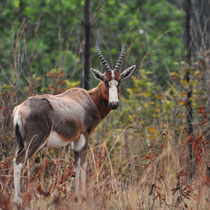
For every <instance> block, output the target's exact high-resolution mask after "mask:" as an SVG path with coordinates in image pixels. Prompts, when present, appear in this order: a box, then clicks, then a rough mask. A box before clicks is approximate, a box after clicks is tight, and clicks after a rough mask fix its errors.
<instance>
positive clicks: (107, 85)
mask: <svg viewBox="0 0 210 210" xmlns="http://www.w3.org/2000/svg"><path fill="white" fill-rule="evenodd" d="M96 53H97V55H98V57H99V59H100V61H101V63H102V65H103V67H104V69H105V72H104V73H101V72H100V71H98V70H96V69H92V68H91V72H92V74H93V75H94V77H95V78H96V79H98V80H100V81H102V82H103V88H102V94H103V96H104V97H105V98H106V99H107V100H108V104H109V107H110V108H111V109H116V108H117V107H118V105H119V94H120V84H121V81H122V80H124V79H127V78H128V77H130V76H131V74H132V73H133V71H134V70H135V68H136V66H135V65H133V66H131V67H129V68H127V69H126V70H124V71H123V72H122V73H121V72H120V68H121V65H122V62H123V59H124V57H125V47H124V43H123V42H122V45H121V53H120V56H119V58H118V61H117V63H116V65H115V67H114V69H111V67H110V66H109V64H108V62H107V61H106V59H105V58H104V56H103V55H102V53H101V51H100V48H99V45H98V40H97V41H96Z"/></svg>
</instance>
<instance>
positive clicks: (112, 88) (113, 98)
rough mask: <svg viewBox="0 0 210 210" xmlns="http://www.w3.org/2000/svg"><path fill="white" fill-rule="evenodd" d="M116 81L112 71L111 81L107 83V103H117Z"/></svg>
mask: <svg viewBox="0 0 210 210" xmlns="http://www.w3.org/2000/svg"><path fill="white" fill-rule="evenodd" d="M117 86H118V81H116V80H115V74H114V71H112V80H111V81H110V82H109V103H111V102H118V101H119V99H118V90H117Z"/></svg>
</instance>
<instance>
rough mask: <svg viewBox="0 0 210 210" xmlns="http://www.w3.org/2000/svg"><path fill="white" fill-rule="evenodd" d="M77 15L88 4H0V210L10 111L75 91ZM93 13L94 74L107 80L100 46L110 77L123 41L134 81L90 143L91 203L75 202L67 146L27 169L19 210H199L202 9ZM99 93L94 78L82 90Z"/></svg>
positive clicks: (201, 4)
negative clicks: (28, 100) (45, 95)
mask: <svg viewBox="0 0 210 210" xmlns="http://www.w3.org/2000/svg"><path fill="white" fill-rule="evenodd" d="M86 2H87V1H86ZM84 6H85V1H84V0H81V1H76V0H42V1H41V0H33V1H27V0H10V1H6V0H3V1H1V2H0V9H1V12H0V23H1V24H0V163H1V164H0V209H1V208H2V209H12V208H13V207H14V205H13V203H12V197H13V189H14V186H13V168H12V159H13V157H14V154H15V147H16V143H15V142H16V141H15V139H14V135H13V132H12V121H11V120H12V119H11V113H12V110H13V108H14V106H16V105H17V104H19V103H21V102H22V101H23V100H25V99H26V98H27V97H29V96H31V95H36V94H43V93H51V94H57V93H60V92H63V91H65V90H66V89H68V88H71V87H76V86H80V87H81V86H82V85H83V83H82V78H83V75H84V73H83V69H84V65H83V64H84V63H85V58H84V50H85V43H86V40H85V35H84V25H85V22H86V20H87V19H85V18H84ZM89 11H90V22H89V23H90V27H91V30H90V54H89V55H90V60H89V62H90V67H92V68H96V69H100V70H101V71H103V69H102V66H101V64H100V62H99V59H98V58H97V55H96V51H95V41H96V37H97V34H98V37H99V43H100V48H101V51H102V53H103V54H104V55H105V57H106V59H107V60H108V61H109V63H110V65H111V66H113V65H114V64H115V62H116V60H117V58H118V56H119V53H120V44H121V38H122V39H123V41H124V43H125V47H126V58H125V61H124V64H123V68H124V69H125V68H126V67H128V66H131V65H134V64H135V65H136V66H137V69H136V71H135V74H134V75H133V77H132V78H131V79H128V80H127V81H126V82H124V83H123V84H122V89H121V90H122V91H121V102H120V107H119V108H118V109H117V110H116V111H113V112H111V114H109V116H108V117H107V118H106V119H105V120H104V121H103V122H102V123H101V124H100V125H99V126H98V128H97V129H96V131H95V132H94V134H93V135H92V137H91V140H90V149H89V150H90V151H89V154H88V171H87V174H88V187H89V197H88V198H87V200H86V201H83V202H79V203H78V202H74V199H73V196H74V195H73V186H74V185H73V183H74V177H73V176H74V172H73V153H72V151H71V147H70V146H69V147H68V146H67V147H66V148H62V149H57V150H54V149H47V150H46V149H45V150H42V151H41V152H39V153H38V154H37V155H36V157H33V158H32V159H31V162H30V167H26V168H25V171H24V172H23V173H22V189H23V190H22V197H23V208H26V207H27V208H33V209H46V208H49V209H54V208H60V209H65V208H70V207H71V208H73V209H77V208H84V209H188V208H189V209H207V208H208V203H209V197H210V191H209V185H210V178H209V176H210V163H209V145H208V143H209V140H210V125H209V116H210V115H209V112H210V48H209V47H210V39H209V38H210V37H209V34H210V19H209V18H210V17H209V11H210V2H209V0H192V1H190V0H186V1H181V0H176V1H175V0H141V1H140V0H129V1H125V0H106V1H105V0H92V1H90V8H89ZM83 79H84V78H83ZM97 84H98V81H96V80H95V79H94V78H93V77H92V75H90V81H89V86H90V88H92V87H95V86H96V85H97ZM28 171H30V172H31V173H30V174H31V175H30V177H28V175H27V174H28V173H27V172H28Z"/></svg>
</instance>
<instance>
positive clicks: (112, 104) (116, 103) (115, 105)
mask: <svg viewBox="0 0 210 210" xmlns="http://www.w3.org/2000/svg"><path fill="white" fill-rule="evenodd" d="M118 106H119V103H118V102H110V103H109V107H110V108H111V109H116V108H117V107H118Z"/></svg>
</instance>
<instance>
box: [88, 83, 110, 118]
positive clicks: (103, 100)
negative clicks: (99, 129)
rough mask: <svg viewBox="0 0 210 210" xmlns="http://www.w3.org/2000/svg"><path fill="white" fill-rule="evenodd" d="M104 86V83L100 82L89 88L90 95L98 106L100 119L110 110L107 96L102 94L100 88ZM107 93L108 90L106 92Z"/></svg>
mask: <svg viewBox="0 0 210 210" xmlns="http://www.w3.org/2000/svg"><path fill="white" fill-rule="evenodd" d="M103 88H105V84H104V83H102V82H100V83H99V85H98V86H97V87H96V88H93V89H91V90H89V91H88V92H89V94H90V97H91V98H92V100H93V101H94V103H95V104H96V106H97V108H98V112H99V115H100V117H101V120H103V119H104V118H105V117H106V115H107V114H109V112H110V111H111V109H110V108H109V106H108V100H107V98H108V96H107V97H106V96H104V93H103V91H102V89H103ZM107 94H108V92H107Z"/></svg>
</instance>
